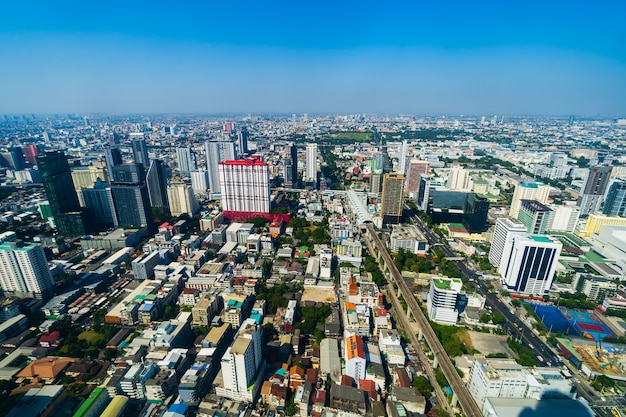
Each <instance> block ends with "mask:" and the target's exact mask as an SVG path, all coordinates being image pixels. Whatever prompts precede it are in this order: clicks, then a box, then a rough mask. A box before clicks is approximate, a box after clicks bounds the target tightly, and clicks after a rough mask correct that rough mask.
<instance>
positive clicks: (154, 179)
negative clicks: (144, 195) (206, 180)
mask: <svg viewBox="0 0 626 417" xmlns="http://www.w3.org/2000/svg"><path fill="white" fill-rule="evenodd" d="M146 185H147V186H148V196H149V197H150V205H151V206H152V207H157V208H158V209H159V210H161V212H163V213H164V214H168V213H169V212H170V204H169V201H168V199H167V177H166V174H165V165H163V161H161V160H160V159H153V160H152V161H150V168H148V173H147V174H146ZM205 191H206V190H205Z"/></svg>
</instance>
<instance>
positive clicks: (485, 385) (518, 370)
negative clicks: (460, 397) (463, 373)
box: [467, 355, 575, 415]
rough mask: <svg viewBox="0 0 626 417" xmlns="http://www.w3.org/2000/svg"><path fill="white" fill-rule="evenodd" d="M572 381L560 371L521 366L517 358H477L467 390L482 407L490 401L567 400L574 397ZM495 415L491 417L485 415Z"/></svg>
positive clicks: (478, 356)
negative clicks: (507, 399)
mask: <svg viewBox="0 0 626 417" xmlns="http://www.w3.org/2000/svg"><path fill="white" fill-rule="evenodd" d="M572 388H573V387H572V382H571V379H567V378H565V377H564V376H563V375H561V371H560V369H558V368H541V372H540V374H538V373H537V372H536V370H535V368H527V367H524V366H521V365H519V364H518V363H517V362H515V360H514V359H486V358H485V357H484V356H481V355H477V356H476V357H475V358H474V363H473V364H472V368H471V370H470V374H469V382H468V383H467V389H468V390H469V392H470V394H471V395H472V397H474V399H475V400H476V404H477V405H478V407H479V408H481V409H483V408H484V407H485V404H486V401H487V399H488V398H534V399H537V400H539V399H546V398H550V397H552V398H563V397H566V398H567V397H569V398H572V396H573V395H574V393H575V390H573V389H572ZM485 415H491V414H485Z"/></svg>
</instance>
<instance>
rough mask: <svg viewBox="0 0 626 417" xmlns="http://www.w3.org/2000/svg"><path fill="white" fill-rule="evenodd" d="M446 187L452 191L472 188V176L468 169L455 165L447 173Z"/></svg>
mask: <svg viewBox="0 0 626 417" xmlns="http://www.w3.org/2000/svg"><path fill="white" fill-rule="evenodd" d="M446 188H447V189H449V190H453V191H466V190H471V189H472V178H471V177H470V175H469V171H468V170H466V169H465V168H463V167H462V166H455V167H453V168H452V169H450V172H449V173H448V180H447V181H446Z"/></svg>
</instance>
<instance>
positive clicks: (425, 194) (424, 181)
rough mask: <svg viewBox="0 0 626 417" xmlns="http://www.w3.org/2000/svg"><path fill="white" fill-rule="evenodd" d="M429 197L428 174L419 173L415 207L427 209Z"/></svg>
mask: <svg viewBox="0 0 626 417" xmlns="http://www.w3.org/2000/svg"><path fill="white" fill-rule="evenodd" d="M429 199H430V175H425V174H422V175H420V185H419V188H418V190H417V201H416V205H417V208H418V209H420V210H422V211H428V200H429Z"/></svg>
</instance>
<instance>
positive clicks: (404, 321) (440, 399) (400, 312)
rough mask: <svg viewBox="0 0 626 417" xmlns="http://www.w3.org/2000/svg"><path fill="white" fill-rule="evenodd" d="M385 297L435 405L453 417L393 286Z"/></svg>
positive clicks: (370, 249) (369, 243)
mask: <svg viewBox="0 0 626 417" xmlns="http://www.w3.org/2000/svg"><path fill="white" fill-rule="evenodd" d="M365 243H366V244H367V247H368V249H369V251H370V253H372V254H374V251H373V250H372V243H371V240H370V239H365ZM387 296H388V298H389V301H391V304H392V305H393V308H394V310H395V311H396V314H395V316H394V317H395V318H396V319H397V320H398V321H399V322H400V323H399V324H400V325H401V326H402V327H403V328H404V330H405V331H406V334H407V336H408V338H409V340H410V342H411V344H412V345H413V347H415V352H416V353H417V356H418V357H419V360H420V362H421V363H422V369H423V370H424V372H426V376H427V377H428V380H429V381H430V382H431V385H432V386H433V390H434V392H435V397H437V403H438V404H439V406H440V407H445V408H446V411H447V412H448V414H450V415H453V414H454V413H453V411H452V407H450V404H448V400H447V399H446V396H445V394H444V393H443V390H442V389H441V387H440V386H439V384H438V383H437V378H436V377H435V371H434V370H433V368H432V367H430V366H428V358H427V357H426V355H425V354H424V351H423V350H422V349H421V345H420V343H419V340H417V336H416V335H415V332H413V330H412V328H411V324H410V323H409V318H408V317H407V315H406V314H405V313H404V309H403V308H402V305H401V304H400V300H398V297H397V296H396V291H395V289H394V288H393V285H392V284H391V283H389V284H387Z"/></svg>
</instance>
